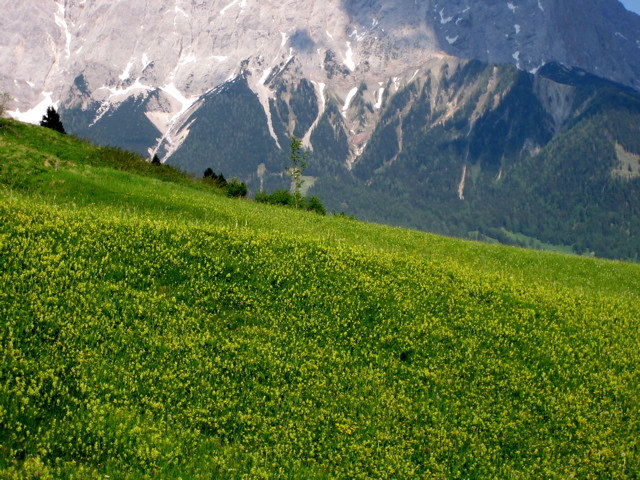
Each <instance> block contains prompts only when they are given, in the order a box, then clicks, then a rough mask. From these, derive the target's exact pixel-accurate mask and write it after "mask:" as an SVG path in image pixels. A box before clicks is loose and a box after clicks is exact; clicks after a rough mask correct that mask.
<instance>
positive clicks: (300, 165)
mask: <svg viewBox="0 0 640 480" xmlns="http://www.w3.org/2000/svg"><path fill="white" fill-rule="evenodd" d="M308 155H309V152H303V151H302V140H300V139H298V138H296V136H295V135H293V136H292V137H291V155H290V156H289V159H290V160H291V166H290V167H289V168H288V169H287V173H288V174H289V176H290V177H291V183H292V187H293V200H294V204H295V206H296V208H299V207H300V205H301V204H302V194H301V193H300V189H301V188H302V185H303V184H304V180H303V179H302V174H303V172H304V169H305V168H306V167H307V156H308Z"/></svg>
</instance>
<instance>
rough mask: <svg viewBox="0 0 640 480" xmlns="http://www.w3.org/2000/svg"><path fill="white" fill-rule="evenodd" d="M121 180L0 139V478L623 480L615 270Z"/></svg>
mask: <svg viewBox="0 0 640 480" xmlns="http://www.w3.org/2000/svg"><path fill="white" fill-rule="evenodd" d="M127 158H128V160H127V161H124V159H127ZM137 162H138V163H136V161H135V159H134V158H132V157H129V156H128V155H127V154H124V153H122V152H114V151H113V150H104V149H97V148H95V147H92V146H89V145H87V144H84V143H81V142H78V141H76V140H74V139H73V138H69V137H62V136H60V135H58V134H56V133H55V132H50V131H47V130H44V129H40V128H36V127H30V126H26V125H23V124H18V123H14V122H4V121H3V122H2V123H1V124H0V185H1V187H0V219H1V221H0V266H1V268H0V317H2V318H4V319H6V320H5V321H4V322H2V324H1V325H0V332H1V334H0V342H1V343H0V345H1V348H0V378H1V379H2V381H1V382H0V476H2V477H3V478H20V479H25V478H105V476H110V477H111V478H154V477H155V478H180V477H181V478H211V477H212V476H213V477H215V478H247V477H248V478H347V477H348V478H398V477H401V478H432V477H439V476H444V477H446V478H487V477H499V478H510V477H515V478H532V477H545V478H567V477H570V476H576V477H578V478H586V477H589V476H603V475H604V476H608V477H612V478H634V477H636V476H637V475H638V473H639V472H640V458H639V457H638V455H639V452H638V443H637V442H638V440H637V439H638V438H639V434H640V424H639V423H638V418H640V415H639V414H640V412H639V411H638V410H639V403H638V398H639V397H638V394H639V393H640V392H639V387H638V385H640V381H639V380H640V378H639V377H640V368H639V367H638V365H640V363H639V362H638V360H640V358H639V353H638V352H639V351H640V349H639V348H638V347H639V346H640V338H639V336H638V318H640V315H639V314H640V309H639V307H638V305H639V303H640V302H639V300H640V299H639V297H640V267H639V266H637V265H633V264H624V263H619V262H606V261H600V260H593V259H585V258H579V257H571V256H564V255H558V254H548V253H540V252H531V251H525V250H520V249H514V248H508V247H502V246H489V245H483V244H478V243H471V242H463V241H458V240H452V239H447V238H442V237H436V236H433V235H427V234H422V233H418V232H412V231H408V230H402V229H397V228H389V227H381V226H377V225H371V224H364V223H359V222H355V221H352V220H349V219H343V218H338V217H329V218H324V217H319V216H317V215H312V214H306V213H303V212H297V211H293V210H289V209H284V208H272V207H271V208H270V207H266V206H264V205H258V204H255V203H253V202H249V201H238V200H231V199H227V198H225V197H222V196H220V195H217V194H216V193H215V192H213V191H212V190H211V189H209V188H207V187H206V186H204V185H202V184H200V183H198V182H195V181H192V180H189V179H188V178H186V177H183V176H180V175H179V174H177V173H176V172H175V171H169V170H167V171H165V170H153V168H157V167H153V168H152V167H151V166H148V165H147V164H144V163H142V162H141V161H139V160H138V161H137ZM161 168H162V169H164V168H166V167H161Z"/></svg>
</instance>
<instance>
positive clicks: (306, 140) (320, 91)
mask: <svg viewBox="0 0 640 480" xmlns="http://www.w3.org/2000/svg"><path fill="white" fill-rule="evenodd" d="M311 84H312V85H313V86H314V88H315V91H316V97H317V99H318V115H317V116H316V119H315V120H314V122H313V124H312V125H311V127H310V128H309V130H307V132H306V133H305V135H304V137H303V138H302V145H303V146H304V147H305V148H308V149H310V150H313V145H312V144H311V134H312V133H313V131H314V130H315V129H316V127H317V126H318V122H320V119H321V118H322V115H324V109H325V104H326V100H325V98H324V89H325V87H326V84H324V83H322V82H315V81H313V80H312V81H311Z"/></svg>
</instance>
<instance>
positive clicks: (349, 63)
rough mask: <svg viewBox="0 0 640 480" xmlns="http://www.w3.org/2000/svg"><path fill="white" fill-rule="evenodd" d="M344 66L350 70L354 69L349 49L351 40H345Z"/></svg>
mask: <svg viewBox="0 0 640 480" xmlns="http://www.w3.org/2000/svg"><path fill="white" fill-rule="evenodd" d="M343 63H344V64H345V65H346V67H347V68H348V69H349V70H351V71H352V72H353V71H354V70H355V69H356V64H355V62H354V61H353V50H352V49H351V42H347V53H345V57H344V62H343Z"/></svg>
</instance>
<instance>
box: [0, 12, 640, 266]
mask: <svg viewBox="0 0 640 480" xmlns="http://www.w3.org/2000/svg"><path fill="white" fill-rule="evenodd" d="M0 7H2V9H3V12H5V14H4V15H3V16H2V18H0V27H1V28H2V30H3V32H5V35H3V38H2V40H0V43H1V44H2V48H1V49H0V61H1V62H2V65H3V66H5V68H3V70H2V72H0V88H1V89H3V90H5V91H8V92H9V93H10V94H11V95H12V96H13V97H15V99H16V100H15V102H14V105H13V106H12V109H13V112H12V113H13V115H14V116H16V117H17V118H19V119H24V120H27V121H33V122H35V121H37V120H39V118H40V117H41V115H42V112H43V111H44V109H45V108H46V107H47V106H48V105H50V104H55V105H56V106H57V107H58V108H59V110H60V111H61V113H62V117H63V121H64V123H65V126H66V128H67V130H69V131H70V132H72V133H75V134H78V135H81V136H86V137H89V138H91V139H93V140H95V141H98V142H100V143H107V144H115V145H119V146H122V147H125V148H128V149H132V150H135V151H137V152H139V153H142V154H144V155H149V156H151V155H153V154H158V155H159V156H160V157H161V158H162V159H163V161H167V162H170V163H173V164H176V165H179V166H180V167H181V168H183V169H185V170H187V171H191V172H193V173H195V174H201V172H203V171H204V169H205V168H207V167H212V168H213V169H214V170H215V171H221V172H224V174H225V175H226V176H227V177H230V176H234V175H237V176H238V177H240V178H242V179H243V180H245V181H248V182H249V184H250V185H251V186H252V188H253V189H254V190H258V189H261V188H262V189H273V188H280V187H284V186H286V180H285V177H284V176H283V171H284V168H285V166H286V158H287V154H288V152H287V146H288V137H289V136H290V135H291V134H295V135H297V136H299V137H300V138H303V140H304V144H305V146H306V147H307V148H308V149H309V150H311V151H312V153H313V154H312V157H311V159H310V165H309V169H308V174H309V178H307V186H312V188H313V189H314V191H316V192H318V193H320V194H322V195H323V199H324V200H325V202H327V203H328V204H329V205H330V206H331V207H332V208H334V209H336V210H345V211H347V212H350V213H357V214H358V215H359V216H361V217H363V218H368V219H371V220H376V221H387V222H391V223H396V224H402V225H409V226H413V227H418V228H424V229H430V230H435V231H440V232H444V233H452V234H456V235H468V234H472V235H476V236H479V235H484V236H485V237H491V238H497V237H501V236H505V235H506V236H509V235H511V234H513V233H518V234H521V235H525V232H524V231H525V230H526V235H525V236H526V237H527V238H534V239H537V240H539V241H545V242H554V243H559V244H564V245H575V246H576V249H577V250H581V251H582V250H589V251H596V253H599V254H604V255H613V254H612V253H610V252H608V251H604V250H602V249H600V248H595V245H596V244H599V243H602V242H595V243H594V242H592V243H591V244H589V243H588V242H587V244H584V245H582V244H580V245H578V244H577V242H578V240H582V237H581V238H579V239H576V238H574V237H575V236H572V235H570V234H569V233H567V234H566V235H564V236H561V238H557V237H558V236H557V235H555V236H554V235H551V234H549V235H547V234H545V233H544V231H543V230H544V229H542V230H541V229H538V230H536V229H535V226H522V225H520V224H518V225H515V224H511V223H509V222H506V221H505V218H506V217H505V215H511V216H514V215H515V217H518V215H517V214H510V213H508V209H506V210H505V208H504V206H503V207H501V208H502V210H500V209H498V207H495V208H488V207H487V205H489V204H492V205H502V204H503V202H501V201H499V200H500V198H501V195H504V194H506V192H507V190H508V192H509V195H511V196H513V195H514V192H516V191H518V192H520V193H522V194H523V195H524V193H523V192H524V190H527V189H528V188H530V187H531V185H533V183H534V182H529V181H526V180H525V179H526V178H527V175H534V177H535V176H536V175H535V171H534V170H535V169H533V170H531V169H530V170H526V168H525V165H529V163H530V162H531V161H533V160H531V159H542V158H544V159H545V162H547V163H548V162H551V160H550V158H551V157H550V156H549V155H551V154H549V153H548V149H550V148H552V146H555V147H553V148H556V151H557V149H559V148H560V149H561V147H558V146H557V145H556V143H554V142H561V138H564V137H563V135H565V136H566V135H567V132H571V131H573V130H572V129H574V128H578V127H577V125H582V123H581V122H583V121H588V120H587V116H588V114H587V112H592V111H593V108H595V107H593V105H596V104H600V103H602V102H604V101H605V100H603V99H607V101H612V102H614V101H615V102H618V103H615V102H614V105H613V106H612V109H609V110H607V112H608V113H607V114H606V115H605V114H603V113H602V112H598V113H597V114H594V116H591V117H589V118H591V120H589V121H592V122H595V123H596V124H598V125H600V126H601V127H602V128H604V126H603V125H604V124H605V123H606V121H605V120H604V119H605V117H606V118H607V119H609V118H614V117H616V116H617V115H622V116H624V115H626V114H627V113H628V112H627V113H625V112H624V111H623V110H625V109H627V110H628V111H630V112H631V113H628V116H627V117H625V118H628V119H629V120H630V122H631V123H630V124H629V125H628V126H626V127H624V128H623V130H624V129H628V130H629V131H628V132H627V131H626V130H625V132H621V130H619V131H616V132H614V133H612V132H611V130H607V131H606V132H605V133H608V137H607V135H605V138H608V140H607V141H608V142H609V144H610V146H611V148H612V149H613V150H612V151H613V152H614V153H615V155H614V156H613V157H612V156H611V155H609V156H608V157H607V158H608V160H607V162H609V163H612V162H613V163H615V165H613V163H612V164H611V165H609V163H607V164H606V165H607V166H606V167H603V168H604V170H602V171H606V172H608V173H606V175H605V176H606V177H607V180H606V181H612V182H618V183H620V182H623V183H624V187H621V188H622V189H623V190H625V189H626V190H625V191H627V190H628V191H635V190H633V189H635V188H636V185H637V183H636V182H637V180H636V178H637V177H638V175H637V174H636V165H635V164H634V163H633V162H634V160H635V159H636V156H637V155H639V154H640V148H637V149H636V146H635V144H634V143H633V142H632V141H625V140H622V137H624V138H627V136H629V135H632V134H631V133H629V132H633V131H634V130H633V129H634V128H635V126H636V123H635V122H636V120H637V119H636V117H635V113H634V112H635V110H634V108H635V105H636V102H637V96H636V94H635V93H633V92H634V89H638V88H639V87H640V17H638V16H637V15H635V14H632V13H630V12H628V11H627V10H625V9H624V7H623V6H622V5H621V4H620V3H618V2H617V0H584V1H582V2H580V4H579V6H578V5H576V2H574V1H569V0H512V1H495V0H481V1H479V0H476V1H471V0H448V1H444V0H394V1H389V0H325V1H322V2H318V1H315V0H304V1H300V0H298V1H292V0H289V1H283V2H271V1H262V0H261V1H256V0H224V1H218V0H207V1H205V0H145V1H139V2H127V1H109V2H106V1H103V0H94V1H92V0H56V1H54V0H43V1H42V2H9V1H8V0H0ZM612 92H614V93H612ZM620 99H624V100H620ZM620 101H621V102H622V105H619V102H620ZM603 108H604V107H603ZM607 108H608V107H607ZM594 119H595V120H594ZM603 122H604V123H603ZM621 128H622V127H621ZM580 131H582V130H580ZM599 131H600V130H599ZM563 151H564V150H563ZM565 153H566V152H565ZM608 153H609V154H611V151H609V152H608ZM545 155H547V156H548V157H545ZM591 156H592V157H593V155H591ZM609 157H611V158H609ZM554 158H555V157H554ZM601 161H602V159H601V158H595V157H593V158H592V160H591V163H597V162H601ZM527 162H529V163H527ZM569 163H570V162H569ZM605 163H606V162H605ZM620 165H622V166H620ZM528 168H530V167H528ZM558 168H559V167H558ZM624 168H627V171H626V172H625V173H624V174H620V175H617V174H615V173H611V172H615V171H618V170H619V169H624ZM629 168H630V170H629ZM617 169H618V170H617ZM527 172H529V173H527ZM601 174H602V172H600V174H599V175H601ZM551 177H553V175H551ZM514 179H520V180H522V181H523V182H524V183H521V184H520V185H521V187H522V188H521V189H520V190H517V188H516V186H514V184H511V183H509V182H512V181H515V180H514ZM621 179H622V180H621ZM507 184H508V185H509V187H508V188H507V187H505V186H504V185H507ZM525 187H526V188H525ZM541 188H542V190H541V191H542V192H543V193H545V192H546V190H545V189H544V187H541ZM558 188H560V189H561V190H562V189H563V188H562V186H558ZM594 188H595V187H594ZM527 195H529V198H534V197H532V195H534V193H528V194H527ZM629 195H630V194H629ZM535 198H536V199H538V197H535ZM374 199H375V200H374ZM512 203H513V202H512ZM627 203H628V202H627ZM513 204H514V205H515V203H513ZM545 205H546V206H548V205H547V204H546V203H545ZM580 205H581V206H584V205H583V204H580ZM624 205H626V204H624V202H623V204H622V205H620V206H618V207H617V208H618V209H621V208H622V209H623V210H624V208H631V207H627V206H624ZM508 206H512V205H511V204H509V205H508ZM532 208H533V207H532ZM541 208H542V207H541V206H540V205H538V206H537V207H536V210H537V211H539V210H540V209H541ZM545 208H546V207H545ZM634 208H635V207H634ZM557 210H558V209H557V208H555V207H554V208H551V209H550V210H549V209H547V213H548V214H549V215H556V214H559V212H558V211H557ZM436 212H438V213H436ZM587 216H588V215H587ZM478 217H481V219H482V222H480V223H478V222H475V223H474V221H472V220H471V219H473V218H478ZM515 217H514V218H515ZM596 217H597V215H596ZM589 218H591V217H589ZM594 218H595V217H594ZM598 218H599V217H598ZM525 227H526V228H525ZM620 228H621V229H619V230H620V232H623V233H620V235H622V236H621V237H620V238H618V240H616V242H626V243H627V244H629V241H628V239H626V237H625V235H627V233H624V232H627V230H628V231H629V232H628V235H629V236H630V237H629V238H631V237H633V234H632V233H631V230H630V229H625V228H622V227H620ZM501 229H505V230H506V231H507V232H509V233H504V232H503V231H502V230H501ZM547 230H549V232H552V231H553V230H554V229H553V228H551V227H550V228H549V229H547ZM561 230H562V229H561ZM601 230H602V229H600V230H598V231H599V232H600V231H601ZM555 231H558V229H557V228H556V229H555ZM571 231H576V229H573V230H571ZM616 235H617V234H616ZM551 237H554V238H551ZM634 238H635V237H634ZM500 239H501V240H504V238H500ZM631 243H633V242H631ZM590 249H591V250H590ZM638 251H640V247H639V248H638ZM625 252H626V250H625ZM629 252H630V253H629ZM629 252H626V253H624V254H623V256H625V255H626V256H631V257H633V255H634V254H637V252H636V251H635V250H633V249H631V250H629ZM634 252H636V253H634ZM615 255H618V254H615Z"/></svg>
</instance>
